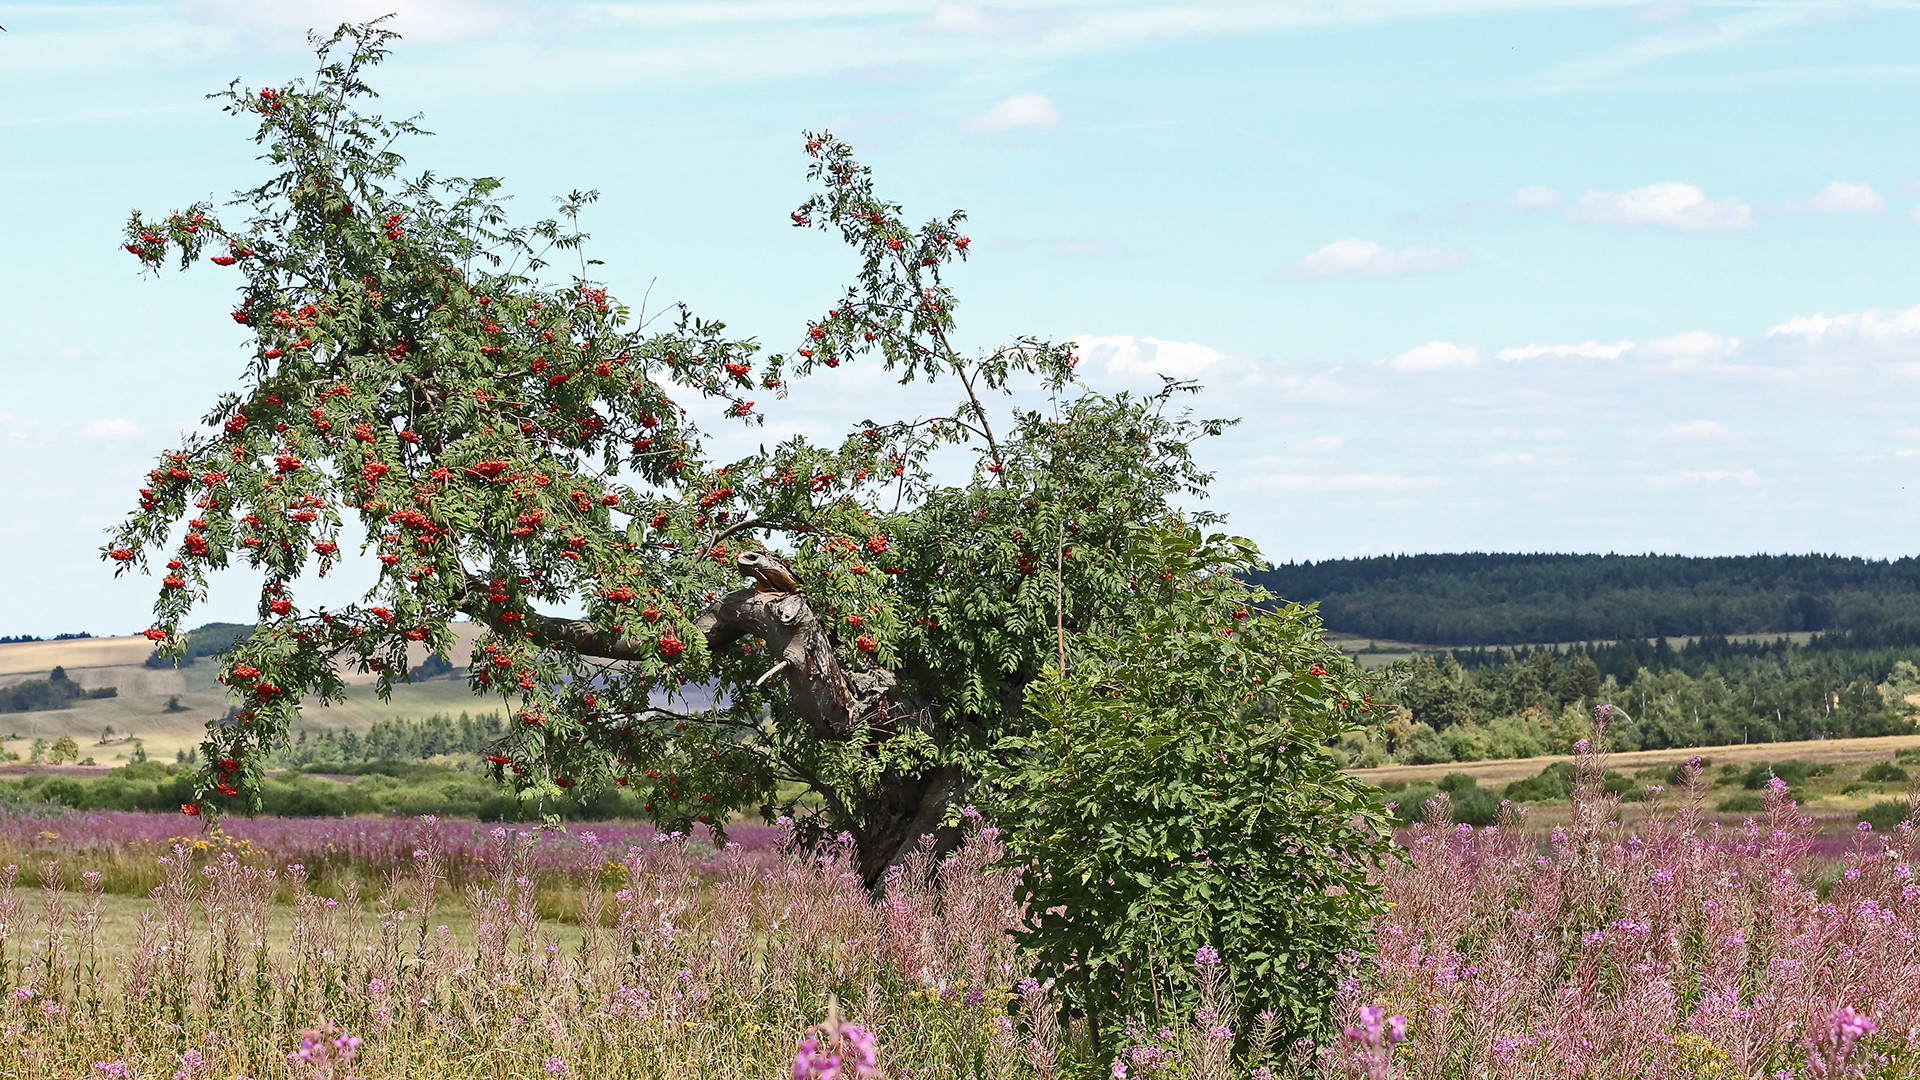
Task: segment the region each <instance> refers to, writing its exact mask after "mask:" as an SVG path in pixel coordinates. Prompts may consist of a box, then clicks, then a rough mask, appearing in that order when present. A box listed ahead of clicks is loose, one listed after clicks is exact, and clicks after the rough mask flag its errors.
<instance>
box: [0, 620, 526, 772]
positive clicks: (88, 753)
mask: <svg viewBox="0 0 1920 1080" xmlns="http://www.w3.org/2000/svg"><path fill="white" fill-rule="evenodd" d="M455 633H456V637H457V638H458V639H459V641H460V644H458V645H456V646H455V648H454V659H455V660H456V661H457V660H459V659H461V658H462V657H464V656H465V650H466V648H467V646H468V645H469V644H470V642H471V640H472V639H473V638H474V637H476V636H478V629H477V628H476V627H473V626H472V625H471V624H467V623H458V624H455ZM152 651H153V646H152V643H151V642H149V641H147V639H145V638H143V637H139V636H131V637H115V638H81V639H78V640H70V641H29V642H15V643H9V644H0V686H7V685H11V684H13V683H17V682H23V681H26V680H29V679H44V678H46V677H47V676H48V675H49V674H50V673H51V672H52V670H53V668H54V667H56V666H58V667H62V668H64V669H65V670H66V673H67V677H68V678H70V679H72V680H73V681H74V682H75V683H77V684H79V685H80V686H81V687H83V688H85V689H89V690H91V689H95V688H98V687H104V686H111V687H114V688H115V689H117V690H118V691H119V696H117V697H111V698H83V699H80V700H76V701H74V702H73V703H72V704H71V705H70V706H69V707H68V708H65V709H51V710H45V711H40V712H24V713H0V736H4V737H5V739H4V745H5V748H6V749H8V750H10V751H12V752H14V753H16V754H19V755H20V756H21V757H23V758H24V757H25V756H26V752H27V748H28V746H29V745H31V743H32V742H33V740H34V739H35V738H37V737H38V738H46V739H48V740H53V739H57V738H59V737H60V736H62V735H69V736H72V738H73V739H74V741H75V742H77V743H79V744H80V754H81V756H82V757H91V758H93V759H94V760H95V761H96V762H98V763H100V764H102V765H108V764H117V763H122V762H124V761H126V759H127V755H128V753H129V752H130V751H131V750H132V742H131V739H132V738H138V739H140V740H141V743H142V745H143V746H144V747H145V748H146V752H147V755H148V756H149V757H166V758H171V757H173V755H174V753H175V752H176V751H179V750H183V749H186V748H188V747H194V746H198V745H199V743H200V737H201V734H202V732H203V731H204V730H205V725H206V721H207V720H208V719H209V718H210V717H214V716H218V715H220V714H221V713H223V712H225V711H226V708H227V704H228V699H227V692H226V687H224V686H221V685H220V684H219V682H218V681H216V680H217V678H218V676H219V673H220V666H219V664H218V662H217V661H214V660H210V659H205V658H203V659H201V660H199V661H198V662H197V663H194V664H191V665H188V666H185V667H179V668H158V669H156V668H149V667H145V666H144V664H145V662H146V659H147V657H148V655H149V654H151V653H152ZM414 651H415V652H417V653H418V654H419V655H417V656H411V655H410V656H409V657H408V662H409V663H413V664H418V663H421V662H422V661H424V660H425V659H426V651H425V649H424V648H421V647H418V646H416V647H415V649H414ZM347 682H348V684H349V685H348V688H347V694H346V700H344V701H341V702H337V703H335V704H333V705H331V706H328V707H326V708H320V707H318V706H315V705H309V706H308V708H307V710H306V713H305V725H306V726H308V727H313V728H322V727H327V728H355V729H364V728H366V727H369V726H371V725H372V724H373V722H374V721H376V720H392V719H398V718H416V719H417V718H420V717H425V716H430V715H432V714H433V713H436V712H444V713H449V714H454V715H457V714H458V713H460V712H461V711H462V710H467V711H469V712H476V713H477V712H483V711H486V710H489V709H495V708H498V707H499V701H498V699H493V698H480V697H476V696H474V695H473V694H472V693H471V692H470V691H469V690H468V689H467V684H466V679H465V678H464V677H460V676H442V677H440V678H436V679H427V680H423V681H421V682H418V683H411V684H405V683H403V684H397V685H396V686H395V687H394V689H393V696H392V697H391V698H390V699H389V700H387V701H381V700H380V698H379V697H378V696H377V695H376V694H375V693H374V691H373V685H372V684H373V679H372V677H371V676H369V675H365V674H360V673H354V674H351V675H349V676H347ZM176 697H177V698H178V699H179V700H178V704H179V706H180V711H178V712H168V711H167V702H168V700H169V699H170V698H176ZM108 728H111V729H113V734H112V735H111V736H108V735H107V734H106V732H107V729H108Z"/></svg>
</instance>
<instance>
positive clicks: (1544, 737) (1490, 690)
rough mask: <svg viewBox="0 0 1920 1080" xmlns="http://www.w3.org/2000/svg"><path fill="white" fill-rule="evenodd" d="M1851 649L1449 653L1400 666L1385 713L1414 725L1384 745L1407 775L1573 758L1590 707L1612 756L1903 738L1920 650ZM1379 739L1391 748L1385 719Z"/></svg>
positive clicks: (1645, 647) (1710, 642)
mask: <svg viewBox="0 0 1920 1080" xmlns="http://www.w3.org/2000/svg"><path fill="white" fill-rule="evenodd" d="M1852 641H1853V639H1851V638H1844V639H1834V640H1833V641H1827V640H1825V639H1816V641H1815V642H1814V643H1812V644H1809V645H1796V644H1792V643H1789V642H1784V641H1780V642H1753V643H1739V642H1729V641H1727V640H1726V639H1725V638H1712V639H1703V640H1699V641H1695V642H1692V643H1691V644H1688V645H1687V646H1685V647H1684V648H1679V649H1675V648H1672V647H1670V646H1669V645H1668V643H1667V642H1666V641H1665V640H1664V639H1662V640H1659V641H1654V642H1646V641H1629V642H1620V643H1617V644H1613V645H1606V646H1591V647H1589V646H1583V647H1579V648H1575V649H1572V650H1555V649H1551V648H1535V649H1518V650H1507V649H1499V650H1455V651H1452V652H1446V653H1440V654H1438V655H1422V656H1419V657H1416V658H1413V659H1411V660H1403V661H1400V662H1398V663H1396V664H1395V665H1394V666H1393V667H1392V668H1391V669H1390V677H1389V689H1388V690H1387V692H1386V693H1385V694H1384V695H1383V698H1382V700H1383V702H1384V703H1385V704H1388V705H1393V706H1397V707H1398V708H1399V709H1400V710H1403V711H1404V715H1405V716H1406V718H1407V719H1408V720H1410V721H1412V726H1411V727H1410V728H1404V729H1402V730H1401V731H1400V732H1399V733H1398V738H1397V741H1395V743H1394V756H1395V758H1396V759H1397V760H1400V761H1402V762H1407V763H1426V762H1433V761H1455V760H1459V761H1466V760H1474V759H1477V758H1483V757H1526V756H1531V755H1533V754H1538V753H1541V752H1547V753H1569V752H1571V751H1572V748H1573V743H1574V742H1575V741H1577V740H1578V739H1581V738H1585V737H1587V735H1588V734H1589V733H1590V732H1589V730H1588V727H1587V724H1586V720H1585V717H1586V716H1587V715H1588V714H1590V713H1591V711H1592V708H1593V706H1595V705H1598V704H1612V705H1614V706H1616V707H1617V709H1618V710H1621V711H1617V712H1616V713H1615V715H1614V721H1613V723H1612V724H1611V726H1610V729H1609V733H1608V743H1609V747H1608V748H1609V749H1612V750H1659V749H1667V748H1670V747H1682V746H1706V745H1716V744H1726V743H1737V742H1741V741H1743V740H1744V741H1749V742H1777V741H1790V740H1797V739H1813V738H1822V737H1834V738H1842V737H1854V736H1873V735H1892V734H1901V733H1905V732H1909V731H1912V730H1913V727H1914V724H1913V717H1912V715H1910V714H1911V713H1912V712H1913V710H1912V708H1911V707H1910V706H1909V705H1908V704H1907V703H1906V701H1905V699H1904V697H1903V696H1902V695H1901V694H1900V693H1898V692H1897V687H1896V686H1895V682H1896V681H1897V679H1899V678H1901V677H1903V676H1902V674H1901V672H1903V671H1904V670H1905V669H1903V668H1901V666H1900V665H1903V664H1904V665H1907V667H1909V668H1911V667H1912V666H1913V665H1912V662H1911V660H1910V659H1908V658H1909V657H1920V648H1915V647H1912V646H1899V647H1877V646H1876V647H1864V646H1860V645H1858V644H1854V643H1850V642H1852ZM1377 731H1378V733H1379V734H1380V735H1382V736H1384V737H1387V738H1389V739H1390V740H1391V739H1393V738H1394V736H1395V735H1396V732H1395V730H1394V728H1393V727H1392V722H1391V721H1390V720H1388V721H1383V722H1381V723H1379V724H1378V726H1377Z"/></svg>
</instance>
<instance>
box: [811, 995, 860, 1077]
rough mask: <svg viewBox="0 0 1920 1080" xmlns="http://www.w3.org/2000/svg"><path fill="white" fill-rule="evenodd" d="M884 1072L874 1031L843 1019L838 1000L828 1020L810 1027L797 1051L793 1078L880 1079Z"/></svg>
mask: <svg viewBox="0 0 1920 1080" xmlns="http://www.w3.org/2000/svg"><path fill="white" fill-rule="evenodd" d="M879 1075H880V1067H879V1065H878V1064H877V1045H876V1043H875V1041H874V1037H873V1032H871V1031H868V1030H867V1029H866V1028H864V1027H861V1026H860V1025H859V1024H853V1023H848V1022H846V1021H844V1020H842V1019H840V1010H839V1006H838V1004H837V1003H835V1004H832V1005H830V1006H829V1007H828V1010H827V1020H826V1022H825V1023H823V1024H817V1025H815V1026H814V1027H812V1028H809V1029H808V1030H807V1033H806V1034H805V1035H804V1036H802V1037H801V1039H800V1046H799V1048H798V1049H797V1050H796V1051H795V1052H794V1055H793V1080H876V1078H877V1077H879Z"/></svg>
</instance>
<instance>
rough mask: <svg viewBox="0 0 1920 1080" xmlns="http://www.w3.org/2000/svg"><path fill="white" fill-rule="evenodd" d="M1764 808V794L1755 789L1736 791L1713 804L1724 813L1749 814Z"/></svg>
mask: <svg viewBox="0 0 1920 1080" xmlns="http://www.w3.org/2000/svg"><path fill="white" fill-rule="evenodd" d="M1765 808H1766V796H1764V795H1762V794H1760V793H1759V792H1757V791H1736V792H1734V793H1733V794H1731V795H1729V796H1727V797H1726V798H1724V799H1721V800H1720V801H1719V802H1718V803H1716V804H1715V805H1714V809H1715V810H1719V811H1722V812H1724V813H1729V814H1733V813H1739V814H1750V813H1752V812H1754V811H1756V810H1763V809H1765Z"/></svg>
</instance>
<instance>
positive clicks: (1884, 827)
mask: <svg viewBox="0 0 1920 1080" xmlns="http://www.w3.org/2000/svg"><path fill="white" fill-rule="evenodd" d="M1906 818H1907V803H1906V800H1904V799H1881V800H1880V801H1879V802H1877V803H1874V804H1873V805H1872V806H1869V807H1867V808H1866V809H1865V810H1862V811H1860V813H1859V814H1858V815H1856V816H1855V818H1854V820H1856V821H1864V822H1866V823H1867V824H1869V825H1872V826H1873V827H1874V829H1875V830H1876V831H1879V832H1891V831H1892V830H1893V829H1894V828H1896V827H1897V826H1898V825H1899V824H1900V823H1901V822H1902V821H1905V820H1906Z"/></svg>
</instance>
